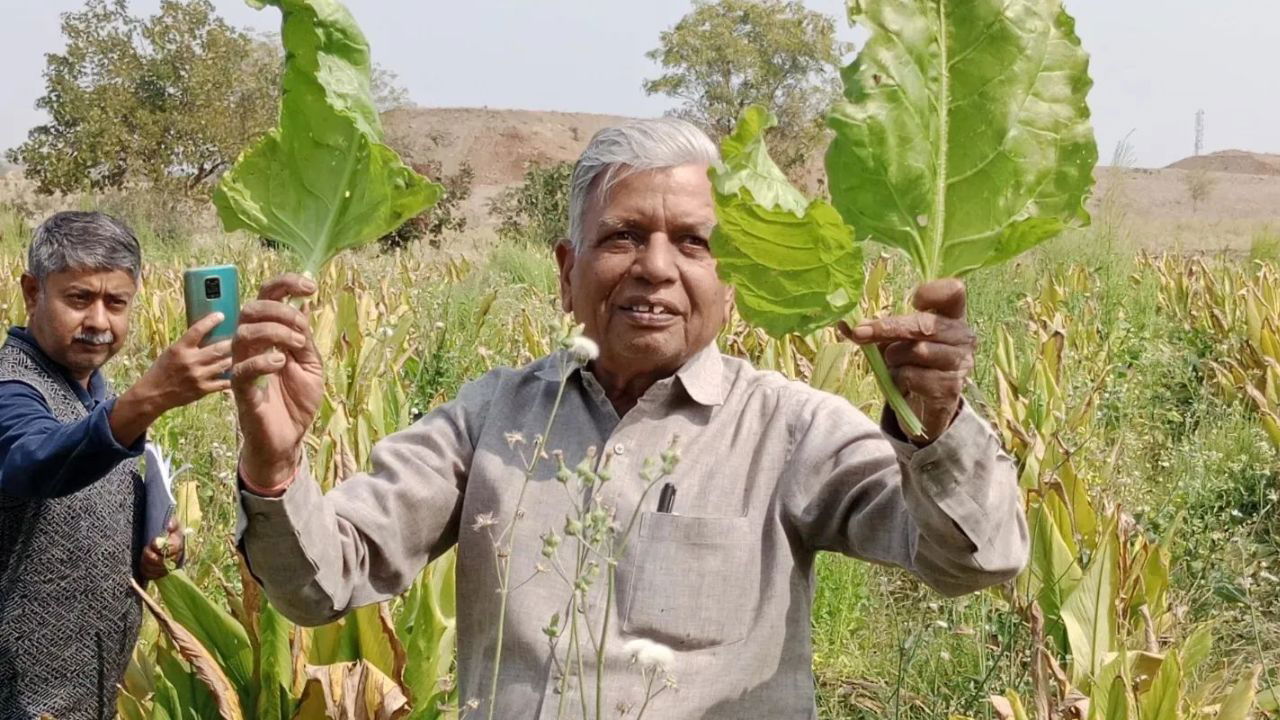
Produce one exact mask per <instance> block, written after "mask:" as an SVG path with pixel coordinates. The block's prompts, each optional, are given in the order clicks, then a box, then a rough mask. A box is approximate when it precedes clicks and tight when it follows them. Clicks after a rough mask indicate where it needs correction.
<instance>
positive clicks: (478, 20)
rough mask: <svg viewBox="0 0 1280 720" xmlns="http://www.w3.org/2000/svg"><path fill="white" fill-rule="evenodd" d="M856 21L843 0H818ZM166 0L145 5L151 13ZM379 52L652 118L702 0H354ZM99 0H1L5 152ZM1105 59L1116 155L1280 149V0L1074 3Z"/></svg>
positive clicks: (32, 119)
mask: <svg viewBox="0 0 1280 720" xmlns="http://www.w3.org/2000/svg"><path fill="white" fill-rule="evenodd" d="M212 1H213V4H214V5H215V7H216V8H217V9H218V11H219V12H220V13H221V14H222V15H223V16H224V17H226V18H227V19H228V20H229V21H230V22H231V23H232V24H234V25H237V26H241V27H247V28H251V29H255V30H259V31H268V30H275V29H276V26H277V25H278V22H279V15H278V13H277V11H275V10H274V9H271V8H268V9H266V10H263V11H255V10H253V9H251V8H250V7H248V6H247V5H245V4H244V2H243V0H212ZM804 1H805V4H806V5H808V6H809V7H811V8H813V9H815V10H819V11H821V12H824V13H827V14H830V15H833V16H836V17H838V18H840V20H839V24H840V27H841V28H842V31H841V32H842V36H843V37H844V38H845V39H846V40H850V41H852V42H854V43H855V45H856V43H857V40H858V34H857V33H856V32H855V31H853V30H851V29H849V28H848V27H847V23H845V21H844V19H843V17H844V13H843V7H844V4H843V1H842V0H804ZM158 5H159V0H132V2H131V5H130V7H131V8H132V9H133V11H134V12H135V13H137V14H144V13H145V14H149V13H152V12H155V10H156V8H157V7H158ZM347 5H348V7H349V8H350V9H351V11H352V12H353V13H354V15H355V16H356V19H357V21H358V22H359V23H360V25H361V27H362V28H363V29H364V31H365V33H366V35H367V36H368V37H369V41H370V44H371V46H372V49H373V57H374V60H375V61H376V62H378V63H379V64H380V65H382V66H384V67H386V68H388V69H390V70H392V71H394V72H396V73H397V74H398V75H399V77H400V81H401V84H403V85H404V86H405V87H406V88H407V89H408V90H409V94H410V96H411V98H412V99H413V101H414V102H416V103H417V104H419V105H424V106H431V107H490V108H521V109H529V110H562V111H567V112H598V113H609V114H615V115H629V116H652V115H660V114H662V112H663V111H665V110H667V109H669V108H670V107H671V105H672V103H671V101H670V100H668V99H666V98H664V97H661V96H652V97H646V96H645V94H644V91H643V90H642V89H641V83H642V82H643V81H644V80H645V79H646V78H651V77H656V76H657V75H658V68H657V67H656V65H655V64H654V63H653V62H651V61H650V60H648V59H647V58H645V56H644V54H645V52H647V51H648V50H651V49H652V48H653V47H655V46H656V45H657V42H658V34H659V33H660V32H661V31H662V30H664V29H667V28H669V27H671V26H672V25H674V24H675V23H676V22H677V21H678V20H679V19H680V17H681V16H682V15H684V13H686V12H688V11H689V9H690V6H691V4H690V2H689V0H463V1H461V2H458V1H450V0H348V1H347ZM82 6H83V0H39V1H38V2H37V1H33V0H0V17H3V18H4V22H3V24H0V67H3V68H5V73H4V79H3V80H0V148H8V147H12V146H14V145H16V144H18V143H21V142H22V140H23V139H24V138H25V137H26V133H27V130H28V129H29V128H31V127H32V126H33V125H36V124H38V123H40V122H42V121H43V119H44V118H43V116H42V114H41V113H40V111H38V110H36V109H35V107H34V103H35V100H36V98H38V97H39V96H40V95H41V94H42V93H43V87H44V81H43V78H42V72H43V70H44V66H45V60H44V54H45V53H49V52H57V51H59V50H60V49H61V48H62V46H63V43H62V39H61V35H60V32H59V28H58V23H59V15H60V14H61V13H64V12H67V11H71V10H76V9H78V8H80V7H82ZM1067 9H1068V11H1069V12H1071V13H1072V14H1073V15H1074V16H1075V17H1076V20H1077V31H1078V32H1079V34H1080V36H1081V39H1082V41H1083V42H1084V46H1085V48H1086V49H1087V50H1088V51H1089V52H1090V54H1091V56H1092V61H1091V68H1090V71H1091V75H1092V76H1093V79H1094V83H1095V85H1094V89H1093V91H1092V92H1091V94H1090V97H1089V104H1090V107H1091V109H1092V111H1093V116H1094V124H1095V128H1096V132H1097V137H1098V146H1099V150H1100V154H1101V155H1102V159H1103V162H1107V161H1109V159H1110V157H1111V154H1112V150H1113V148H1114V147H1115V145H1116V143H1117V141H1119V140H1121V139H1122V138H1124V137H1125V136H1126V135H1127V136H1128V137H1129V142H1130V143H1131V144H1132V146H1133V149H1134V155H1135V164H1136V165H1137V166H1140V167H1161V166H1164V165H1167V164H1169V163H1171V162H1174V161H1176V160H1178V159H1180V158H1183V157H1186V156H1187V155H1190V154H1192V153H1193V151H1194V139H1195V130H1194V128H1195V114H1196V111H1197V110H1200V109H1203V110H1204V112H1205V151H1206V152H1212V151H1216V150H1226V149H1242V150H1252V151H1256V152H1273V153H1280V0H1216V1H1215V2H1213V3H1206V2H1201V1H1200V0H1195V1H1194V2H1193V1H1192V0H1067Z"/></svg>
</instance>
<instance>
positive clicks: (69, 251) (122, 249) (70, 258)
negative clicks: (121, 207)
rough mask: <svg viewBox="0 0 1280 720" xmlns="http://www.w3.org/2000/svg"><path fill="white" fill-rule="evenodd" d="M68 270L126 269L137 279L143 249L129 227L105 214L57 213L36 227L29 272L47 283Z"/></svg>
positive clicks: (28, 259) (139, 272)
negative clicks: (54, 274) (53, 276)
mask: <svg viewBox="0 0 1280 720" xmlns="http://www.w3.org/2000/svg"><path fill="white" fill-rule="evenodd" d="M65 270H124V271H125V272H127V273H129V275H130V276H132V277H133V279H134V280H138V279H140V278H141V277H142V248H141V247H140V246H139V245H138V238H137V237H135V236H134V234H133V231H132V230H130V229H129V226H128V225H125V224H124V223H122V222H120V221H119V220H117V219H115V218H113V217H111V216H110V215H107V214H106V213H101V212H80V211H66V212H60V213H55V214H54V215H52V216H50V217H49V219H47V220H45V221H44V222H43V223H40V227H38V228H36V232H35V236H34V237H32V239H31V248H30V250H28V251H27V272H28V273H30V274H31V275H32V276H33V277H35V279H37V280H39V281H41V282H44V279H45V278H47V277H49V276H50V275H51V274H53V273H58V272H63V271H65Z"/></svg>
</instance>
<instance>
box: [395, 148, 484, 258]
mask: <svg viewBox="0 0 1280 720" xmlns="http://www.w3.org/2000/svg"><path fill="white" fill-rule="evenodd" d="M410 166H411V167H412V168H413V169H414V172H417V173H418V174H420V175H425V176H427V177H429V178H431V179H433V180H436V181H437V182H439V183H440V184H442V185H444V195H442V196H441V197H440V200H438V201H437V202H436V204H435V205H433V206H431V207H430V208H427V210H426V212H424V213H422V214H421V215H418V216H417V217H414V218H410V219H409V221H408V222H406V223H405V224H404V225H401V226H400V227H399V228H396V230H395V231H394V232H391V233H389V234H387V235H384V236H383V237H382V238H381V239H380V240H378V246H379V247H380V248H381V249H382V251H383V252H391V251H394V250H402V249H404V248H406V247H408V246H409V245H410V244H412V243H413V242H414V241H416V240H421V239H423V238H426V240H427V243H428V244H429V245H431V247H433V248H438V247H440V243H441V241H442V240H443V239H444V237H445V235H446V234H448V233H459V232H462V231H463V230H466V229H467V216H466V215H465V214H464V213H463V212H462V204H463V203H464V202H466V201H467V198H469V197H471V184H472V181H473V180H474V179H475V176H476V173H475V171H474V170H473V169H472V168H471V164H470V163H466V162H464V163H462V164H461V165H460V166H459V167H458V170H457V172H455V173H453V174H452V175H445V174H444V171H443V170H442V169H441V167H440V163H439V162H437V161H434V160H432V161H428V162H425V163H410Z"/></svg>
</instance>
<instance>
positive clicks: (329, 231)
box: [213, 0, 441, 275]
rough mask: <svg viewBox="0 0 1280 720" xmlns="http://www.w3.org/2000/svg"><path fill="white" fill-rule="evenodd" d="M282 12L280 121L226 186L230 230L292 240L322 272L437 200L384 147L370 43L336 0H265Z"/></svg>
mask: <svg viewBox="0 0 1280 720" xmlns="http://www.w3.org/2000/svg"><path fill="white" fill-rule="evenodd" d="M250 4H253V5H256V6H258V7H263V6H264V5H266V4H271V5H276V6H277V7H279V8H280V10H281V12H282V13H283V15H284V19H283V24H282V28H281V33H280V35H281V38H282V40H283V42H284V48H285V69H284V80H283V83H284V96H283V99H282V101H281V104H280V121H279V127H277V128H275V129H274V130H272V131H271V132H270V133H268V134H267V135H266V136H265V137H263V138H262V140H260V141H259V142H258V143H257V144H256V145H254V146H253V147H252V148H250V149H249V150H247V151H246V152H245V153H244V154H243V155H241V157H240V159H239V160H238V161H237V162H236V164H235V167H233V168H232V169H231V170H229V171H228V172H227V173H226V174H225V175H224V176H223V177H222V181H221V182H220V183H219V184H218V187H217V189H216V191H215V192H214V198H213V199H214V204H215V205H216V206H217V208H218V215H219V217H220V218H221V219H222V224H223V227H224V228H226V229H227V230H228V231H231V230H241V229H243V230H248V231H250V232H253V233H257V234H258V235H262V236H265V237H268V238H271V239H272V240H275V241H278V242H280V243H281V244H283V245H285V246H287V247H289V248H290V249H292V250H293V251H294V253H295V254H297V256H298V258H299V260H300V261H301V263H302V269H303V270H304V271H306V272H309V273H311V274H312V275H315V274H316V273H318V272H319V270H320V268H322V267H323V266H324V264H325V263H327V262H328V261H329V260H330V259H331V258H332V257H333V256H334V255H336V254H337V253H339V252H341V251H342V250H346V249H349V248H355V247H359V246H361V245H363V244H365V243H368V242H370V241H372V240H375V239H377V238H379V237H381V236H383V235H385V234H387V233H389V232H391V231H392V230H394V229H396V228H397V227H399V226H400V225H401V224H402V223H404V221H405V220H408V219H409V218H411V217H413V216H415V215H417V214H418V213H420V212H422V211H423V210H425V209H426V208H428V207H430V206H431V205H432V204H434V203H435V202H436V200H438V199H439V197H440V193H441V187H440V186H439V185H436V184H433V183H430V182H428V181H427V180H426V179H425V178H423V177H422V176H420V175H418V174H417V173H415V172H413V170H411V169H409V168H408V167H406V166H405V165H404V163H402V162H401V161H400V158H399V157H398V156H397V155H396V153H395V151H394V150H392V149H391V148H389V147H387V146H386V145H384V144H382V127H381V124H380V122H379V119H378V113H377V111H376V110H375V108H374V105H373V99H372V93H371V92H370V89H369V83H370V67H371V65H370V60H369V45H368V43H367V42H366V41H365V38H364V35H363V34H362V33H361V32H360V28H359V27H357V26H356V23H355V20H353V19H352V17H351V15H350V13H348V12H347V10H346V8H344V7H343V6H342V5H341V4H340V3H338V2H336V0H265V1H264V2H251V3H250Z"/></svg>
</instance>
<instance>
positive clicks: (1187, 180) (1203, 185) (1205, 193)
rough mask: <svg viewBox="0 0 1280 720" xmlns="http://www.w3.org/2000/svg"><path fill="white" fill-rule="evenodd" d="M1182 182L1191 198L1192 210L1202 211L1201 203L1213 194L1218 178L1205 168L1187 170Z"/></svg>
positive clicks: (1183, 174)
mask: <svg viewBox="0 0 1280 720" xmlns="http://www.w3.org/2000/svg"><path fill="white" fill-rule="evenodd" d="M1182 184H1183V186H1185V187H1186V189H1187V197H1188V198H1189V199H1190V200H1191V212H1200V204H1201V203H1203V202H1205V201H1207V200H1208V199H1209V196H1210V195H1212V194H1213V189H1214V187H1216V186H1217V184H1218V179H1217V178H1216V177H1214V176H1213V175H1211V174H1210V173H1209V171H1208V170H1206V169H1204V168H1196V169H1195V170H1187V171H1184V172H1183V173H1182Z"/></svg>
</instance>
